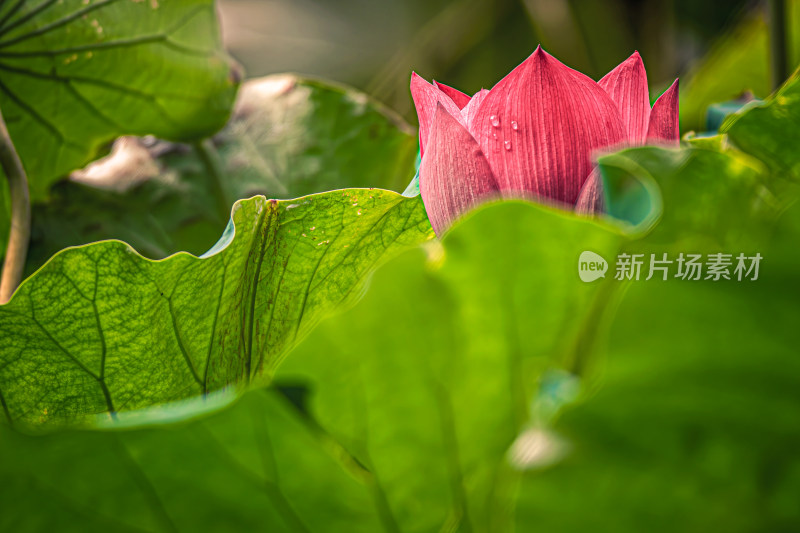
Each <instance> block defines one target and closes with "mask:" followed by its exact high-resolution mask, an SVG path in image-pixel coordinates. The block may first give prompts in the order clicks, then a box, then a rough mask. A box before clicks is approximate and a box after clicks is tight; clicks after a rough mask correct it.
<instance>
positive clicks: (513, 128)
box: [511, 120, 519, 131]
mask: <svg viewBox="0 0 800 533" xmlns="http://www.w3.org/2000/svg"><path fill="white" fill-rule="evenodd" d="M511 129H512V130H514V131H517V130H518V129H519V124H517V121H516V120H512V121H511Z"/></svg>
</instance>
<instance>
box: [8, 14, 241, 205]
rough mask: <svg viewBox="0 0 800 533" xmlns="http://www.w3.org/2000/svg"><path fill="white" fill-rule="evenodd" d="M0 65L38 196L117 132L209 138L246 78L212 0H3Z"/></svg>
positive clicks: (14, 130)
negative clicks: (225, 41) (223, 38)
mask: <svg viewBox="0 0 800 533" xmlns="http://www.w3.org/2000/svg"><path fill="white" fill-rule="evenodd" d="M132 21H135V24H133V23H132ZM0 72H2V82H0V108H2V110H3V115H4V117H5V120H6V122H7V123H8V129H9V132H10V134H11V138H12V139H13V141H14V143H15V145H16V147H17V151H18V152H19V154H20V157H21V158H22V162H23V164H24V166H25V169H26V170H27V172H28V176H29V181H30V183H31V191H32V195H33V197H34V198H42V197H43V196H44V195H45V194H46V192H47V188H48V187H49V185H50V184H51V183H52V182H53V181H54V180H56V179H58V178H60V177H62V176H64V175H66V174H67V173H69V172H70V171H72V170H74V169H76V168H80V167H81V166H83V165H85V164H86V163H88V162H89V161H90V160H91V159H93V158H94V157H96V156H97V155H98V153H99V151H100V150H101V149H102V147H103V145H104V144H106V143H108V142H109V141H111V140H113V139H114V138H116V137H118V136H119V135H123V134H138V135H145V134H153V135H156V136H158V137H161V138H165V139H172V140H187V139H198V138H202V137H206V136H208V135H211V134H213V133H214V132H215V131H217V130H218V129H219V128H221V127H222V126H223V125H224V124H225V122H226V121H227V119H228V116H229V115H230V109H231V105H232V104H233V98H234V95H235V92H236V87H237V85H238V75H233V74H232V66H231V63H230V61H229V59H228V57H227V56H226V54H225V52H224V51H223V50H222V45H221V42H220V38H219V29H218V27H217V20H216V15H215V12H214V3H213V1H211V0H173V1H170V2H157V1H152V2H151V1H141V2H135V1H120V0H94V1H85V0H64V1H54V0H43V1H41V2H34V1H33V0H21V1H15V2H3V5H2V7H0Z"/></svg>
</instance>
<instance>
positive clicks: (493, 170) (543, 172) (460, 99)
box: [411, 47, 678, 235]
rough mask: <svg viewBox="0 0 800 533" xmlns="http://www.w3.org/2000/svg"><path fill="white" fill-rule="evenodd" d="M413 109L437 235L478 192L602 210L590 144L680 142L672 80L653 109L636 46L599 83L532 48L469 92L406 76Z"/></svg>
mask: <svg viewBox="0 0 800 533" xmlns="http://www.w3.org/2000/svg"><path fill="white" fill-rule="evenodd" d="M411 95H412V97H413V98H414V105H415V106H416V108H417V116H418V117H419V143H420V152H421V154H422V164H421V166H420V172H419V182H420V193H421V194H422V200H423V202H424V203H425V208H426V210H427V212H428V217H429V218H430V220H431V224H432V225H433V229H434V230H435V231H436V234H437V235H441V234H442V233H443V232H444V231H445V230H446V229H447V228H448V227H449V226H450V224H451V223H452V222H453V221H454V220H455V219H456V218H458V217H459V216H460V215H462V214H463V213H464V212H466V211H467V210H468V209H470V208H472V207H474V206H475V205H477V204H478V203H480V202H481V201H485V200H486V199H488V198H492V197H497V196H505V197H518V196H531V195H532V196H534V197H536V198H538V199H540V200H541V199H549V200H550V201H554V202H557V203H561V204H567V205H568V206H570V207H571V208H575V209H576V210H577V211H579V212H597V211H599V210H601V209H602V205H601V203H602V202H601V194H600V189H599V176H598V175H597V173H596V172H592V171H593V164H592V156H593V154H594V153H595V152H596V151H597V150H601V149H604V148H611V147H621V146H625V145H627V146H636V145H642V144H645V143H653V142H655V143H662V144H663V143H668V144H673V145H677V144H678V80H675V82H674V83H673V84H672V86H671V87H670V88H669V89H667V90H666V91H665V92H664V94H662V95H661V97H659V99H658V100H656V102H655V104H654V105H653V108H652V109H651V108H650V100H649V95H648V88H647V74H646V72H645V69H644V64H643V63H642V59H641V57H639V54H638V52H635V53H634V54H633V55H632V56H631V57H629V58H628V59H626V60H625V61H623V62H622V63H621V64H620V65H619V66H617V67H616V68H615V69H614V70H612V71H611V72H609V73H608V74H607V75H606V76H605V77H604V78H603V79H601V80H600V81H599V82H595V81H594V80H592V79H590V78H589V77H587V76H585V75H583V74H581V73H580V72H577V71H575V70H573V69H571V68H569V67H567V66H566V65H564V64H563V63H561V62H559V61H558V60H557V59H556V58H554V57H553V56H551V55H550V54H548V53H547V52H545V51H544V50H542V48H541V47H538V48H537V49H536V51H535V52H534V53H533V54H532V55H531V56H530V57H529V58H528V59H526V60H525V61H524V62H523V63H522V64H521V65H519V66H518V67H517V68H515V69H514V70H513V71H511V73H510V74H508V75H507V76H506V77H505V78H503V79H502V80H500V82H499V83H498V84H497V85H495V86H494V88H493V89H492V90H491V91H487V90H485V89H483V90H481V91H479V92H478V93H476V94H475V95H474V96H472V97H471V98H470V97H469V96H467V95H466V94H464V93H462V92H460V91H458V90H456V89H453V88H452V87H448V86H447V85H443V84H440V83H438V82H436V81H434V82H433V83H428V82H427V81H425V80H424V79H423V78H421V77H420V76H418V75H417V74H416V73H413V74H412V75H411Z"/></svg>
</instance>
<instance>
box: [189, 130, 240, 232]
mask: <svg viewBox="0 0 800 533" xmlns="http://www.w3.org/2000/svg"><path fill="white" fill-rule="evenodd" d="M194 149H195V152H197V155H198V157H199V158H200V161H202V163H203V166H204V167H205V169H206V174H208V179H209V184H210V185H211V192H212V194H213V195H214V199H215V200H216V203H217V214H218V215H219V217H220V218H221V219H222V222H224V223H227V221H228V218H229V217H230V214H231V204H230V203H229V202H228V198H227V195H226V194H225V187H223V185H222V180H223V176H222V165H221V164H220V160H219V154H218V153H217V149H216V147H215V146H214V141H212V140H211V139H204V140H202V141H199V142H196V143H194Z"/></svg>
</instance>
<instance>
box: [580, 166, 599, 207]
mask: <svg viewBox="0 0 800 533" xmlns="http://www.w3.org/2000/svg"><path fill="white" fill-rule="evenodd" d="M604 210H605V201H604V199H603V180H602V177H601V176H600V170H599V169H598V168H597V167H595V169H594V170H593V171H592V173H591V174H590V175H589V178H588V179H587V180H586V183H584V184H583V188H581V192H580V194H579V195H578V201H577V202H575V212H576V213H580V214H582V215H594V214H600V213H602V212H603V211H604Z"/></svg>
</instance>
